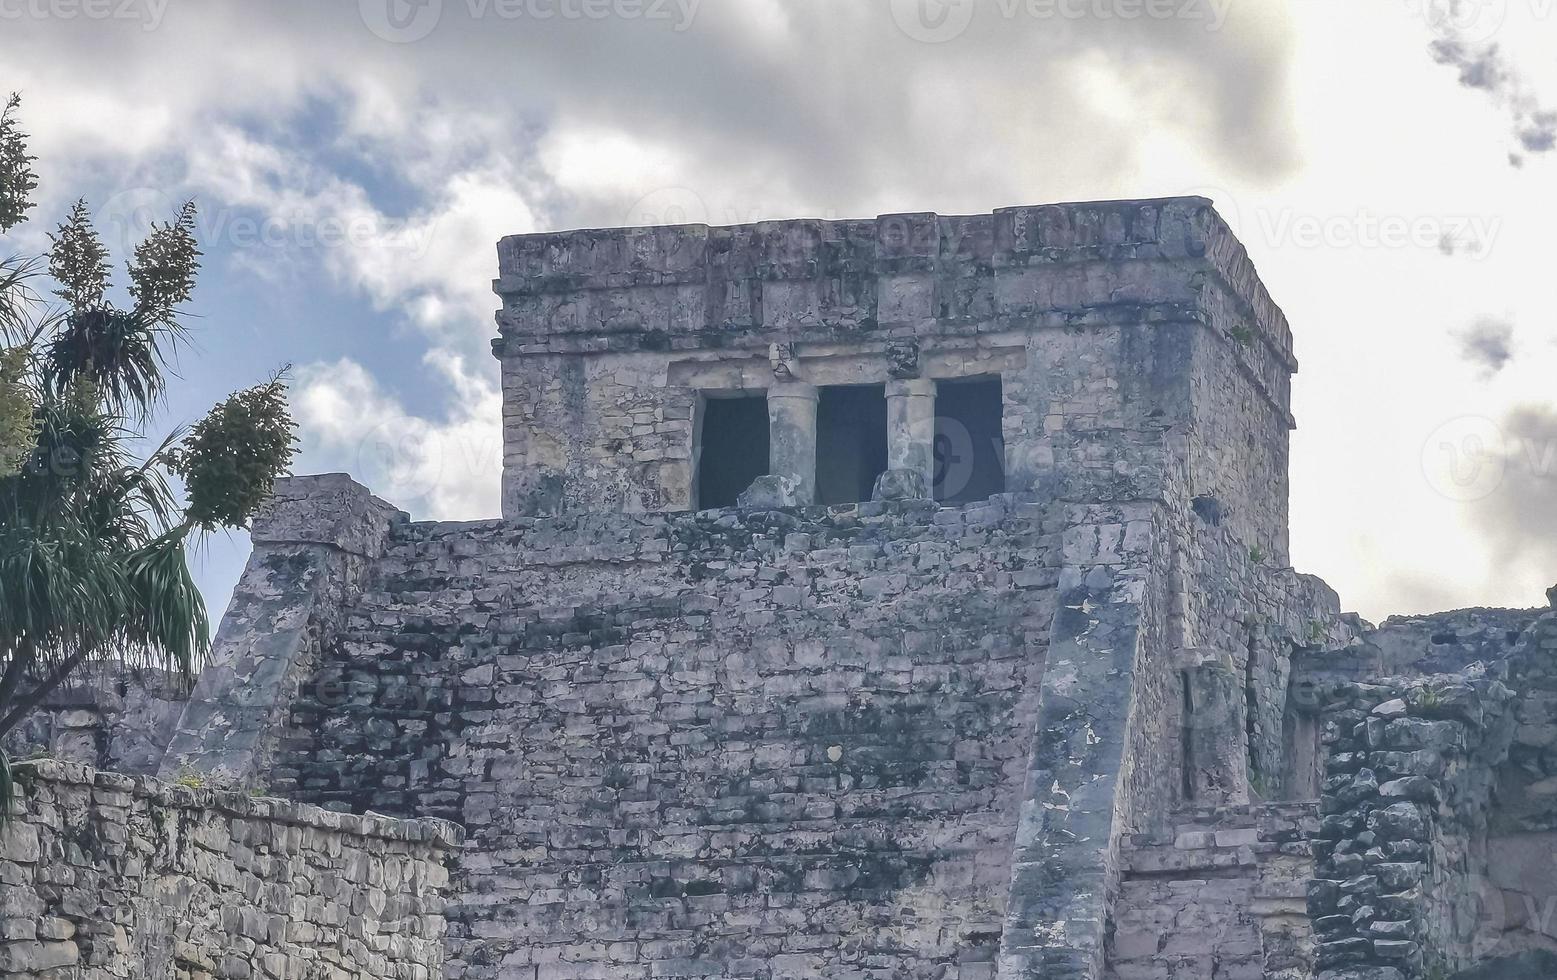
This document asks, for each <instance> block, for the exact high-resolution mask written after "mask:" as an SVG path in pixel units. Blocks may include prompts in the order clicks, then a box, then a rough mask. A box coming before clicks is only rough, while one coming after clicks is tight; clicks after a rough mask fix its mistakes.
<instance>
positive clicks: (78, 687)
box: [6, 665, 191, 774]
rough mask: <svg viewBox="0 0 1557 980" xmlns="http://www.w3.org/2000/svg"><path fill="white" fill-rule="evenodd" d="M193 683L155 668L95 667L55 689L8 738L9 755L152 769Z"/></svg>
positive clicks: (140, 771)
mask: <svg viewBox="0 0 1557 980" xmlns="http://www.w3.org/2000/svg"><path fill="white" fill-rule="evenodd" d="M190 688H191V684H190V682H189V681H187V680H185V679H184V678H181V677H178V676H176V675H174V674H171V673H168V672H166V671H162V670H158V669H155V668H121V667H118V666H112V667H110V666H107V665H103V666H94V667H92V668H89V669H87V670H85V671H83V673H82V675H81V676H80V677H79V678H77V679H75V680H74V681H73V682H71V683H68V684H66V685H65V686H63V687H62V688H61V689H60V690H58V691H56V692H55V693H54V694H53V695H52V696H51V697H50V698H49V699H48V700H47V701H45V702H44V703H43V704H42V705H40V706H39V707H38V709H37V710H36V711H34V712H33V713H32V714H31V715H29V716H28V717H27V718H25V719H24V720H23V721H22V723H21V724H20V725H19V726H18V727H17V728H16V729H14V730H13V731H12V732H11V733H10V734H9V735H7V737H6V751H7V752H8V753H9V754H10V756H11V758H12V759H27V758H32V757H36V756H46V757H48V758H51V759H63V760H66V761H69V762H79V763H82V764H84V765H89V766H94V767H100V768H104V769H112V770H113V771H115V772H123V773H132V774H143V773H145V774H149V773H155V772H156V771H157V767H158V766H160V765H161V764H162V757H163V755H164V754H165V753H166V752H167V748H168V744H169V743H170V742H171V741H172V740H173V734H174V729H175V728H176V727H177V726H178V722H179V719H180V718H181V717H182V716H183V713H184V706H185V704H186V703H187V702H188V700H189V694H190Z"/></svg>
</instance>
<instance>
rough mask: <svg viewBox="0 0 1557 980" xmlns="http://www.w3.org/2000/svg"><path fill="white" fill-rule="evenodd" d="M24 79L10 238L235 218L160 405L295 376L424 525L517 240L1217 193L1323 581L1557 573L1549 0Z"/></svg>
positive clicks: (119, 239)
mask: <svg viewBox="0 0 1557 980" xmlns="http://www.w3.org/2000/svg"><path fill="white" fill-rule="evenodd" d="M5 89H14V90H19V91H20V92H21V93H22V94H23V96H24V98H25V105H24V118H25V121H26V125H27V128H28V129H29V130H30V132H31V133H32V135H33V147H34V150H35V152H36V153H37V154H38V156H39V157H40V158H41V159H40V163H39V165H38V166H39V170H40V172H41V174H42V175H43V178H44V183H43V187H42V188H41V191H40V197H41V200H40V206H39V208H38V209H37V210H36V211H35V212H34V213H33V217H34V221H33V222H32V224H31V225H30V226H28V228H26V229H24V232H23V234H22V235H21V236H20V238H19V240H18V241H16V242H9V243H8V245H14V246H17V247H26V246H29V245H31V246H34V247H36V246H38V245H39V244H40V243H41V242H42V241H43V239H42V234H43V232H44V231H45V230H46V229H47V228H48V227H50V226H51V225H52V223H53V222H55V221H57V220H58V219H59V217H60V216H61V215H62V214H63V212H64V211H65V209H66V208H67V207H68V204H69V202H70V201H71V200H73V199H74V198H76V197H78V196H83V195H84V196H86V198H87V199H88V201H89V202H90V204H91V205H92V207H93V209H94V211H95V212H96V213H97V214H98V217H99V225H100V228H101V230H102V231H103V232H104V235H105V237H106V238H107V239H108V240H109V242H110V244H111V245H112V246H113V247H114V248H115V249H116V250H118V252H119V253H120V254H121V255H125V254H127V252H128V247H129V246H130V245H131V244H133V242H134V241H135V240H137V239H138V237H139V235H140V234H141V233H142V232H143V231H144V229H145V227H146V223H147V222H148V221H149V220H150V219H152V218H162V217H164V216H165V215H167V214H169V213H171V211H172V208H173V207H174V204H175V202H176V201H178V200H179V199H181V198H184V197H193V198H195V199H196V201H197V202H198V203H199V204H200V206H201V208H202V216H201V221H200V236H201V239H202V242H203V245H204V247H205V249H206V251H207V253H208V255H207V258H206V263H205V265H206V267H205V272H204V276H203V279H202V283H201V287H200V290H199V292H198V293H197V296H196V303H195V304H194V310H195V312H197V313H198V314H199V315H200V319H199V320H198V321H197V327H198V348H197V349H194V350H190V351H187V352H186V354H185V357H184V372H183V373H184V375H185V381H184V383H183V384H182V385H181V386H179V388H178V390H177V392H176V393H175V395H174V397H173V399H172V400H171V402H170V404H169V405H168V408H167V412H166V413H165V416H166V417H165V421H166V422H167V423H168V424H173V423H177V422H181V421H188V420H191V419H193V418H196V417H198V415H199V414H200V413H201V412H203V411H204V408H205V406H207V405H208V404H209V403H211V402H212V401H214V400H216V399H217V398H218V397H220V396H221V395H222V394H223V393H225V391H227V390H230V389H232V388H235V387H238V386H242V385H246V384H249V383H253V382H254V381H256V380H259V379H261V378H263V377H264V376H265V375H266V374H267V373H268V372H270V371H271V370H273V369H275V368H277V367H279V366H281V365H283V364H286V363H290V364H292V365H294V368H293V370H294V376H295V378H296V382H297V384H296V390H295V399H294V400H295V409H296V413H297V415H298V417H299V420H300V422H301V423H302V427H303V435H304V451H303V454H302V457H301V459H300V460H299V464H298V467H297V470H298V471H299V472H317V471H331V470H347V471H350V472H351V473H353V474H354V475H356V476H357V477H358V478H359V479H361V480H363V481H364V482H367V483H368V484H369V485H370V486H372V487H373V489H374V490H375V491H376V492H377V493H378V494H379V495H381V496H383V497H385V498H387V499H389V500H391V501H392V502H394V503H396V504H397V505H399V506H401V507H403V508H405V509H407V510H409V511H411V512H412V514H413V515H414V516H416V517H418V518H475V517H489V516H495V515H496V513H497V510H498V504H497V490H498V469H499V460H500V440H499V432H498V395H497V367H496V362H495V361H493V360H492V358H491V356H490V354H488V353H487V341H488V339H489V338H490V337H491V336H492V334H493V332H494V328H493V324H492V311H493V309H494V308H495V306H496V300H495V298H494V297H493V296H492V294H491V292H490V281H491V279H492V277H493V275H494V274H495V253H494V248H493V245H494V243H495V241H496V240H497V238H498V237H499V236H501V235H504V234H512V233H518V232H531V231H545V230H553V229H562V228H568V227H577V226H598V225H618V224H644V223H662V222H681V221H708V222H711V223H733V222H744V221H752V220H758V219H763V218H783V217H795V216H801V215H818V216H823V217H856V216H862V215H874V214H877V213H885V212H893V211H910V210H936V211H940V212H942V213H957V212H976V211H987V210H989V209H991V208H994V207H1001V206H1006V205H1012V204H1028V203H1042V202H1046V201H1069V200H1086V199H1101V198H1121V197H1147V196H1156V195H1169V194H1185V193H1196V194H1203V195H1205V196H1209V197H1211V198H1213V199H1214V200H1215V201H1216V202H1217V204H1218V207H1219V209H1220V210H1221V211H1222V213H1223V215H1224V216H1225V217H1226V218H1227V219H1228V220H1229V221H1230V222H1231V223H1232V224H1233V225H1234V227H1235V228H1236V229H1237V230H1238V231H1239V233H1240V235H1241V237H1242V238H1243V240H1244V242H1245V243H1246V244H1247V246H1248V248H1249V251H1250V252H1251V253H1252V255H1253V257H1254V259H1255V262H1256V264H1257V265H1258V267H1259V269H1260V271H1261V273H1262V274H1263V276H1264V278H1265V280H1266V282H1267V283H1268V284H1269V286H1270V289H1271V292H1272V293H1273V294H1274V296H1275V297H1276V298H1277V300H1278V302H1280V303H1281V304H1282V306H1283V307H1284V308H1285V309H1286V311H1287V314H1288V316H1289V317H1290V318H1291V320H1292V325H1293V331H1294V334H1295V335H1296V339H1297V345H1298V356H1299V359H1300V360H1301V362H1302V370H1301V373H1300V374H1299V376H1298V379H1297V382H1298V383H1297V387H1296V393H1295V396H1294V397H1295V402H1296V404H1295V406H1294V409H1295V411H1296V414H1297V417H1298V420H1299V430H1298V432H1297V433H1296V435H1295V442H1294V461H1293V467H1294V473H1293V487H1294V490H1293V501H1292V503H1293V525H1294V547H1293V551H1294V558H1295V561H1296V563H1297V565H1298V567H1299V568H1300V569H1301V570H1304V571H1310V572H1315V573H1317V574H1320V575H1323V576H1324V577H1325V578H1326V579H1328V580H1329V581H1330V583H1331V584H1333V585H1334V586H1335V587H1336V588H1337V589H1339V591H1340V592H1341V595H1342V598H1343V601H1344V602H1345V604H1346V605H1347V606H1348V607H1350V608H1354V609H1357V610H1359V611H1361V612H1362V613H1363V614H1364V615H1367V616H1369V617H1370V618H1375V619H1378V618H1382V617H1383V616H1385V615H1388V614H1391V613H1397V612H1413V611H1427V610H1432V609H1439V608H1451V607H1458V606H1465V605H1476V604H1488V605H1536V604H1539V603H1541V602H1543V601H1544V599H1543V596H1542V592H1543V590H1544V589H1545V587H1546V586H1549V585H1551V584H1552V583H1554V582H1557V493H1554V490H1557V393H1554V379H1557V295H1554V289H1553V281H1554V279H1557V275H1554V273H1553V271H1552V262H1553V256H1554V255H1557V249H1554V248H1553V245H1552V241H1551V235H1552V234H1553V233H1554V232H1557V179H1554V178H1557V149H1554V144H1557V111H1554V110H1557V0H441V2H440V0H360V2H359V0H270V2H265V3H256V2H248V3H237V2H234V3H227V2H216V0H0V90H5ZM13 237H16V236H13ZM246 551H247V542H246V540H244V539H243V537H242V535H235V536H231V537H218V538H216V539H213V540H211V541H209V542H207V543H206V545H205V547H204V549H203V552H202V555H201V569H200V572H201V577H202V581H203V583H204V584H205V587H206V590H207V593H208V595H209V597H210V599H211V601H212V604H213V605H215V606H217V607H220V606H222V605H223V604H225V602H226V598H227V595H228V593H229V592H230V589H231V586H232V583H233V582H234V581H235V580H236V577H237V573H238V570H239V568H240V567H241V564H242V561H243V557H244V555H245V552H246Z"/></svg>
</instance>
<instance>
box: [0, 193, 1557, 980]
mask: <svg viewBox="0 0 1557 980" xmlns="http://www.w3.org/2000/svg"><path fill="white" fill-rule="evenodd" d="M497 251H498V263H497V266H496V273H497V275H496V280H495V283H494V287H493V288H494V290H495V291H496V294H497V296H498V298H499V301H500V309H499V311H498V313H497V324H498V336H497V339H496V340H494V341H493V344H492V349H493V353H494V354H495V355H496V357H497V358H498V359H499V361H500V363H501V370H502V382H503V392H504V399H503V433H504V455H503V473H502V478H503V494H502V501H503V504H502V506H503V513H502V515H501V518H497V517H495V516H494V518H493V519H491V520H486V521H478V522H466V523H416V522H411V521H410V520H409V519H408V518H407V517H406V515H405V514H404V513H402V512H401V511H400V510H399V509H397V507H396V503H395V501H392V500H390V501H386V500H381V499H379V498H378V497H376V496H375V495H374V492H373V488H372V487H367V486H363V485H361V484H360V483H358V482H356V481H355V480H354V479H353V478H352V477H351V476H349V475H345V474H332V475H317V476H297V477H291V478H288V479H285V480H282V481H280V482H279V483H278V484H277V488H276V493H275V495H274V497H273V498H272V499H271V501H270V502H269V504H268V505H267V506H266V508H265V511H264V513H263V514H262V516H261V517H260V518H259V519H258V520H257V521H256V522H255V523H254V526H253V541H254V551H253V555H252V557H251V558H250V559H249V561H248V564H247V567H246V569H245V570H244V572H243V577H242V580H241V582H240V584H239V586H238V589H237V591H236V593H235V595H234V598H233V601H232V603H231V605H230V606H229V607H228V610H227V613H226V616H225V618H224V619H223V620H222V622H221V626H220V630H219V632H218V633H217V638H216V642H215V646H214V650H213V652H212V655H211V658H210V662H209V663H208V664H207V665H206V666H205V668H204V670H203V671H202V672H201V673H200V675H199V677H198V681H197V682H196V684H195V685H194V687H193V690H192V691H188V690H181V689H179V687H178V685H176V684H175V683H173V680H172V679H171V678H169V677H164V676H160V675H158V674H156V672H148V671H135V672H125V673H123V674H122V675H118V676H116V677H115V678H113V679H111V680H110V681H109V682H105V683H92V684H84V685H78V686H75V687H72V688H69V689H67V690H64V691H61V692H60V693H58V694H57V695H56V696H55V697H54V698H53V699H52V700H51V701H50V702H49V704H48V705H47V707H46V710H43V711H40V712H38V713H37V714H35V715H34V716H33V717H32V719H31V720H30V721H29V722H28V723H27V724H26V725H25V726H24V727H23V728H22V729H21V730H20V731H19V732H18V733H16V735H15V736H14V740H15V741H16V742H17V743H18V744H17V745H16V746H15V749H16V754H17V757H18V758H21V757H24V756H26V755H27V749H28V748H29V747H31V748H32V749H35V750H40V751H41V752H43V753H45V754H46V758H43V759H41V760H39V761H35V762H27V763H18V764H17V766H16V778H17V780H18V785H19V786H20V787H21V790H22V797H21V804H20V812H19V814H18V815H17V816H16V818H15V819H14V820H13V822H12V823H11V824H10V825H9V826H8V827H7V828H6V829H5V830H4V832H3V834H0V920H3V923H4V935H3V936H0V972H3V973H4V975H5V976H7V977H25V978H35V980H63V978H73V980H74V978H79V980H123V978H160V977H176V978H179V980H218V978H220V980H267V978H269V980H292V978H299V980H348V978H349V980H368V978H374V980H381V978H382V980H445V978H446V980H670V978H685V977H732V978H734V977H741V978H756V980H790V978H797V980H798V978H824V977H825V978H831V980H841V978H859V980H1018V978H1046V980H1105V978H1106V980H1191V978H1193V980H1446V978H1450V977H1456V978H1473V977H1474V978H1480V977H1486V978H1499V980H1515V978H1518V977H1527V976H1528V977H1549V976H1553V975H1557V973H1554V972H1551V964H1552V963H1557V956H1554V955H1553V953H1554V952H1557V921H1554V920H1553V918H1552V915H1551V913H1552V910H1553V908H1557V877H1554V876H1553V874H1552V873H1551V872H1552V869H1553V865H1552V858H1551V854H1552V852H1553V846H1554V844H1557V612H1554V611H1553V610H1552V609H1544V610H1543V609H1529V610H1495V609H1471V610H1463V611H1459V612H1448V613H1444V614H1442V615H1437V616H1421V617H1406V618H1395V619H1391V620H1390V621H1388V622H1386V623H1384V624H1383V625H1382V626H1374V625H1372V624H1370V623H1368V622H1365V621H1363V620H1362V619H1361V618H1359V617H1358V616H1356V615H1353V614H1349V613H1347V612H1345V608H1346V607H1345V605H1344V602H1343V598H1344V597H1338V596H1337V595H1336V593H1335V592H1334V591H1332V590H1331V589H1330V588H1329V587H1328V586H1326V585H1325V584H1324V582H1323V581H1321V580H1320V579H1319V578H1316V577H1314V576H1312V575H1307V574H1301V573H1299V572H1297V571H1294V570H1293V569H1292V568H1291V567H1290V560H1289V552H1288V544H1289V539H1288V460H1289V433H1290V432H1291V430H1292V429H1293V427H1294V425H1295V420H1294V418H1293V416H1292V414H1291V412H1290V407H1289V406H1290V385H1291V380H1292V376H1293V374H1294V372H1295V371H1296V370H1297V365H1298V362H1297V360H1296V358H1295V356H1294V336H1293V334H1294V330H1293V328H1292V327H1290V326H1289V325H1288V323H1287V320H1286V318H1285V317H1284V315H1283V313H1282V311H1281V308H1280V307H1279V306H1278V305H1277V301H1276V300H1273V299H1272V297H1271V296H1270V295H1269V294H1268V293H1267V291H1266V288H1265V286H1264V285H1263V284H1262V283H1261V281H1260V279H1259V277H1258V275H1257V274H1256V272H1255V269H1254V267H1253V265H1252V264H1251V262H1250V260H1249V258H1248V256H1247V254H1246V252H1245V249H1244V247H1243V246H1242V245H1241V244H1240V243H1239V241H1238V240H1237V239H1236V238H1235V237H1234V235H1233V233H1232V232H1231V231H1230V230H1229V228H1228V226H1227V225H1226V224H1225V223H1224V221H1223V220H1222V219H1221V217H1219V215H1218V214H1217V212H1216V210H1215V209H1214V207H1213V206H1212V204H1211V202H1209V201H1207V200H1204V199H1201V198H1168V199H1156V200H1136V201H1110V202H1102V203H1086V204H1058V205H1044V206H1030V207H1013V208H1006V209H1001V210H997V211H994V212H993V213H989V214H977V215H971V216H945V215H936V214H932V213H912V214H892V215H882V216H880V217H878V218H876V219H874V220H868V219H867V220H858V221H831V220H828V221H823V220H792V221H773V222H763V223H758V224H753V225H739V226H729V227H709V226H706V225H684V226H673V227H647V228H627V229H611V230H596V231H570V232H558V233H548V234H529V235H519V236H514V237H510V238H505V239H503V240H502V241H501V242H499V243H498V247H497ZM1297 333H1298V340H1299V341H1301V336H1302V330H1301V327H1299V329H1298V330H1297ZM1315 571H1323V569H1316V570H1315ZM1553 598H1554V601H1557V592H1554V596H1553ZM1521 971H1526V972H1521Z"/></svg>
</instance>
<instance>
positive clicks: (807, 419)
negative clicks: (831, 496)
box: [768, 381, 816, 504]
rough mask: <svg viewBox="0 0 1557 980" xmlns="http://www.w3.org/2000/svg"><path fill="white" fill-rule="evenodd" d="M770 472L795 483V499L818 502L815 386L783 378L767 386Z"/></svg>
mask: <svg viewBox="0 0 1557 980" xmlns="http://www.w3.org/2000/svg"><path fill="white" fill-rule="evenodd" d="M768 472H770V473H772V474H773V475H774V476H782V477H786V478H788V479H790V480H792V481H794V484H795V500H796V502H797V503H800V504H814V503H816V386H815V385H810V384H806V383H805V382H803V381H781V382H777V383H775V384H774V385H773V387H771V388H769V389H768Z"/></svg>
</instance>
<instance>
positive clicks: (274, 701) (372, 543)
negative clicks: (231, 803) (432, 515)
mask: <svg viewBox="0 0 1557 980" xmlns="http://www.w3.org/2000/svg"><path fill="white" fill-rule="evenodd" d="M406 520H407V517H406V515H405V514H403V513H401V512H400V511H398V510H396V509H395V508H393V507H391V506H390V505H389V504H386V503H385V502H384V501H382V500H379V499H378V498H377V497H374V496H373V495H372V494H370V493H369V492H368V491H367V489H366V488H365V487H363V486H362V485H361V484H358V483H356V482H355V481H353V480H352V479H351V478H350V477H348V476H346V475H345V474H344V473H329V474H324V475H320V476H298V477H288V478H286V479H282V480H277V481H276V487H275V491H274V493H273V495H272V497H271V499H270V500H269V501H268V502H267V503H266V506H265V509H264V510H263V512H262V513H261V514H259V515H258V516H257V517H256V518H255V520H254V524H253V528H252V529H251V531H250V538H251V539H252V541H253V543H254V550H253V552H252V554H251V555H250V556H249V561H248V564H247V565H245V566H244V570H243V576H242V578H241V579H240V580H239V582H238V585H237V587H236V588H235V589H234V590H233V596H232V601H231V602H229V603H228V606H227V613H226V615H225V616H223V617H222V624H221V628H220V629H219V630H218V631H217V634H216V639H215V642H214V643H213V644H212V649H211V655H210V662H209V663H208V664H206V665H205V667H204V668H203V669H202V670H201V672H200V677H199V679H198V681H197V683H196V684H195V688H194V691H193V692H192V695H191V696H190V698H189V700H188V703H187V704H186V705H185V706H184V708H183V712H182V715H181V716H180V718H179V720H178V724H177V726H176V727H175V729H174V732H173V738H172V739H171V741H170V742H169V744H168V746H167V751H166V752H164V753H163V755H162V758H161V759H160V761H159V762H158V763H157V769H156V771H157V772H158V773H159V774H160V775H161V776H162V778H164V779H168V780H173V779H178V778H181V777H183V776H184V775H186V774H195V775H198V776H199V777H200V778H201V779H203V780H205V781H208V782H213V783H218V784H220V785H222V786H224V787H229V788H238V789H244V790H248V789H255V788H260V787H261V786H262V783H263V774H264V773H265V772H266V771H267V770H268V769H269V768H270V757H271V754H272V752H273V751H274V747H275V740H276V737H277V734H278V732H279V728H280V726H281V724H282V723H283V722H284V720H285V718H286V715H287V711H288V709H289V707H290V706H291V703H292V700H293V698H294V697H295V695H296V692H297V689H298V685H299V684H300V683H301V682H302V679H303V678H304V677H306V676H308V675H309V674H311V673H312V672H313V670H314V669H315V666H316V664H317V661H318V657H319V647H320V644H321V642H323V641H324V639H325V638H327V637H332V636H333V635H334V634H335V631H336V629H337V627H338V625H339V623H340V619H341V616H342V614H343V610H344V609H345V607H346V605H347V604H348V603H349V602H351V601H352V600H354V599H355V597H356V596H357V594H358V593H359V592H360V591H361V588H362V583H363V580H364V579H365V577H366V576H367V574H368V572H369V570H370V569H371V567H372V565H373V562H374V561H375V560H376V559H377V558H378V557H379V555H380V554H382V552H383V548H384V545H385V542H386V541H387V540H388V539H389V536H390V534H391V532H392V530H393V528H395V527H396V526H398V525H400V524H402V523H404V522H405V521H406Z"/></svg>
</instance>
